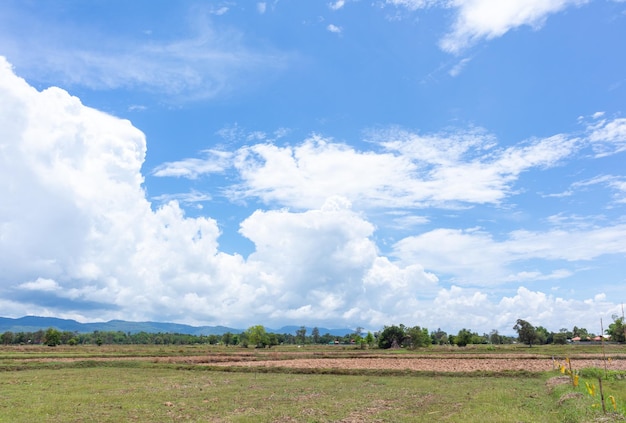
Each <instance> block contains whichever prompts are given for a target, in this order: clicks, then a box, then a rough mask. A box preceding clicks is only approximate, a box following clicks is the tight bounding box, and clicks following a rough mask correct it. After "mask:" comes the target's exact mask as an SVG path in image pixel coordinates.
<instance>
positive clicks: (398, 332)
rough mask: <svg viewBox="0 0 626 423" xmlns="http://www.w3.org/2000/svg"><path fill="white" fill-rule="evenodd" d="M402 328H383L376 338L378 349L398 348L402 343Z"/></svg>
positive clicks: (403, 334)
mask: <svg viewBox="0 0 626 423" xmlns="http://www.w3.org/2000/svg"><path fill="white" fill-rule="evenodd" d="M405 336H406V334H405V333H404V327H402V326H395V325H394V326H385V327H384V328H383V331H382V332H381V334H380V336H379V337H378V347H379V348H385V349H387V348H399V347H400V346H401V345H402V342H403V341H404V337H405Z"/></svg>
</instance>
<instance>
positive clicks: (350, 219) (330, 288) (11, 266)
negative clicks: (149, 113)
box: [0, 59, 436, 327]
mask: <svg viewBox="0 0 626 423" xmlns="http://www.w3.org/2000/svg"><path fill="white" fill-rule="evenodd" d="M0 99H1V101H0V123H1V125H0V152H1V154H0V197H2V198H9V199H10V200H11V201H8V202H3V205H2V207H0V227H1V229H2V230H1V231H0V234H1V236H0V267H1V268H2V269H3V272H2V275H0V291H1V292H2V294H3V295H2V296H3V299H2V301H1V304H2V306H3V310H4V312H5V313H11V314H13V315H23V314H37V315H56V316H63V317H71V318H77V319H79V320H95V319H98V320H107V319H112V318H124V319H128V320H146V319H150V320H152V319H157V320H166V321H180V322H186V323H192V324H225V325H231V326H234V327H247V325H250V324H258V323H263V324H267V325H271V324H284V323H285V319H288V318H294V319H295V318H302V319H305V318H308V319H310V320H311V321H314V322H315V323H317V324H321V323H326V324H328V325H332V326H337V325H350V324H353V325H354V326H357V325H363V324H364V323H366V322H373V321H374V319H377V320H376V322H383V321H384V316H385V315H387V312H385V310H382V309H380V307H381V305H380V304H379V303H378V298H379V297H380V298H382V296H383V294H384V295H386V296H387V297H388V298H387V299H386V300H385V302H384V304H394V303H396V302H398V301H399V302H407V303H415V301H417V300H416V297H417V296H418V295H419V289H421V288H423V287H430V286H432V285H433V283H435V282H436V278H434V276H432V275H429V274H426V273H425V272H424V271H423V269H421V267H420V266H418V265H411V266H407V267H406V268H400V267H397V266H396V265H395V264H393V263H391V262H389V261H388V260H387V259H385V258H384V257H380V256H379V255H378V251H377V248H376V245H375V243H374V242H373V241H372V239H371V237H372V234H373V231H374V226H373V225H372V224H371V223H369V222H368V221H367V220H365V219H364V218H363V217H362V216H361V215H360V214H359V213H357V212H354V211H352V210H351V208H350V207H351V206H350V202H349V201H347V200H346V199H345V198H342V197H329V198H328V199H327V200H326V201H325V202H324V203H323V204H322V205H321V206H319V207H318V208H316V209H314V210H309V211H305V212H301V213H294V212H289V211H287V210H277V211H260V210H259V211H257V212H255V213H253V214H252V215H251V216H250V217H248V218H247V219H246V220H245V221H244V222H242V224H241V233H242V235H243V236H245V237H247V238H249V239H250V240H251V241H252V242H253V243H254V244H255V248H256V249H255V251H254V253H253V254H252V255H251V256H250V257H249V258H248V260H244V258H243V257H241V256H239V255H230V254H225V253H223V252H220V250H219V245H218V237H219V236H220V231H219V228H218V225H217V222H216V221H214V220H213V219H210V218H206V217H198V218H189V217H186V216H185V214H184V212H183V210H182V209H181V208H180V207H179V205H178V203H177V202H176V201H171V202H169V203H166V204H164V205H163V206H161V207H159V208H158V209H157V210H156V211H153V210H152V209H151V207H150V203H149V202H148V201H147V200H146V198H145V192H144V191H143V189H142V182H143V178H142V176H141V165H142V163H143V159H144V155H145V152H146V141H145V139H144V136H143V134H142V133H141V132H140V131H138V130H137V129H135V128H133V127H132V126H131V125H130V123H129V122H128V121H125V120H121V119H118V118H115V117H112V116H109V115H107V114H104V113H101V112H98V111H97V110H94V109H91V108H89V107H85V106H84V105H82V104H81V102H80V101H79V100H78V99H77V98H75V97H71V96H70V95H69V94H67V93H66V92H65V91H63V90H61V89H58V88H50V89H47V90H45V91H43V92H38V91H36V90H35V89H33V88H32V87H30V86H28V84H27V83H26V82H25V81H24V80H22V79H19V78H17V77H16V76H15V75H14V74H13V73H12V71H11V68H10V66H9V65H8V63H6V62H5V61H4V60H3V59H2V61H1V62H0ZM199 195H201V194H199ZM390 286H393V287H394V288H397V295H401V297H402V298H401V299H399V300H398V299H397V298H395V299H394V298H393V295H391V296H389V292H390ZM394 295H396V294H394ZM381 304H382V303H381ZM372 324H373V323H372Z"/></svg>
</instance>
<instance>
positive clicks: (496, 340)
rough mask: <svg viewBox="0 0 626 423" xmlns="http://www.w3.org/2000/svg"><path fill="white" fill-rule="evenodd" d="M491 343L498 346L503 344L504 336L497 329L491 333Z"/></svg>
mask: <svg viewBox="0 0 626 423" xmlns="http://www.w3.org/2000/svg"><path fill="white" fill-rule="evenodd" d="M489 342H490V343H492V344H496V345H500V344H502V336H501V335H500V333H499V332H498V331H497V330H496V329H493V330H492V331H491V332H490V333H489Z"/></svg>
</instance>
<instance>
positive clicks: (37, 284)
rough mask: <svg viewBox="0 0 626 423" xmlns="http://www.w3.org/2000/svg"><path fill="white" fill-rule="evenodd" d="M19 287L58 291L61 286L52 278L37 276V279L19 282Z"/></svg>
mask: <svg viewBox="0 0 626 423" xmlns="http://www.w3.org/2000/svg"><path fill="white" fill-rule="evenodd" d="M18 288H19V289H25V290H28V291H58V290H59V289H60V286H59V284H58V283H56V281H54V280H52V279H46V278H37V280H35V281H31V282H24V283H21V284H19V285H18Z"/></svg>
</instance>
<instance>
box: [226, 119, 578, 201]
mask: <svg viewBox="0 0 626 423" xmlns="http://www.w3.org/2000/svg"><path fill="white" fill-rule="evenodd" d="M370 141H371V142H372V143H375V144H378V145H379V146H380V147H381V149H382V151H381V152H372V151H368V152H360V151H357V150H355V149H354V148H353V147H350V146H347V145H344V144H339V143H335V142H333V141H332V140H330V139H325V138H322V137H320V136H313V137H311V138H309V139H307V140H306V141H305V142H304V143H302V144H300V145H297V146H293V147H289V146H286V147H278V146H276V145H273V144H256V145H252V146H250V147H246V148H243V149H241V150H239V151H238V152H237V154H236V156H237V158H236V159H235V167H236V169H237V170H238V171H239V173H240V176H241V178H242V179H243V182H242V183H241V184H240V185H239V186H237V187H234V189H233V190H232V195H233V197H237V198H245V197H258V198H261V199H262V200H263V201H264V202H266V203H278V204H283V205H288V206H292V207H298V208H314V207H318V206H319V205H320V204H321V203H322V202H323V201H324V199H325V198H326V197H327V196H329V195H341V196H343V197H346V198H348V199H350V201H352V202H353V203H354V204H355V205H356V206H357V207H358V208H363V207H389V208H394V207H425V206H427V205H435V204H437V205H439V206H444V207H445V206H446V205H447V206H450V205H452V204H455V203H457V202H465V203H498V202H500V201H502V200H503V199H504V198H506V197H507V196H508V195H510V193H511V191H512V185H513V184H514V183H515V181H516V180H517V178H518V177H519V175H520V174H521V173H522V172H524V171H527V170H529V169H531V168H536V167H539V168H547V167H551V166H555V165H557V164H558V163H559V162H560V161H561V160H562V159H564V158H565V157H568V156H569V155H571V154H572V153H573V152H575V151H577V149H578V148H579V146H578V144H579V142H578V140H576V139H569V138H567V137H566V136H554V137H550V138H546V139H541V140H534V141H532V142H530V143H527V144H522V145H520V146H514V147H509V148H506V149H504V150H501V149H500V150H499V149H497V148H495V146H496V144H495V140H494V139H493V137H492V136H489V135H488V134H484V133H480V132H458V133H452V134H435V135H431V136H420V135H417V134H413V133H411V132H408V131H404V130H396V129H393V130H387V131H379V132H376V133H371V135H370ZM338 182H339V183H338Z"/></svg>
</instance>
